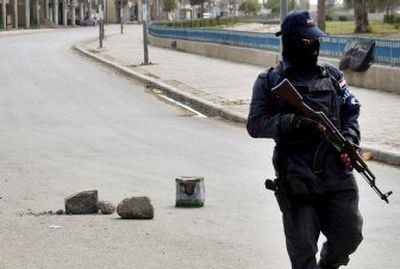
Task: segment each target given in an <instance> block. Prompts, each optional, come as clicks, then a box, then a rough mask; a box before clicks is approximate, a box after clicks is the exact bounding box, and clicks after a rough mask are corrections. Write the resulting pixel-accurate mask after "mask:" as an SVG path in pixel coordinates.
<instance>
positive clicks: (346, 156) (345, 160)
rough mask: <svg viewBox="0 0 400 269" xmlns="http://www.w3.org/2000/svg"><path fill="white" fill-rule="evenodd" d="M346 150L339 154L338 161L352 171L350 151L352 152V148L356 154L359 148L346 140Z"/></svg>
mask: <svg viewBox="0 0 400 269" xmlns="http://www.w3.org/2000/svg"><path fill="white" fill-rule="evenodd" d="M346 140H347V142H346V145H347V146H346V148H345V149H344V150H343V151H342V152H341V153H340V159H341V160H342V162H343V164H344V165H345V166H346V167H347V168H348V169H350V171H351V170H353V169H354V167H353V165H352V159H351V157H350V156H351V154H350V150H353V149H354V148H355V149H356V151H357V152H359V151H360V148H359V147H358V146H357V145H355V144H354V143H353V142H352V140H351V139H349V138H347V139H346Z"/></svg>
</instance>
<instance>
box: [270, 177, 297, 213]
mask: <svg viewBox="0 0 400 269" xmlns="http://www.w3.org/2000/svg"><path fill="white" fill-rule="evenodd" d="M265 188H266V189H267V190H271V191H273V192H274V195H275V198H276V201H277V202H278V205H279V209H280V210H281V212H282V214H285V213H288V212H290V210H291V203H290V199H289V196H288V194H287V191H286V188H285V181H284V179H281V178H276V179H275V180H271V179H267V180H265Z"/></svg>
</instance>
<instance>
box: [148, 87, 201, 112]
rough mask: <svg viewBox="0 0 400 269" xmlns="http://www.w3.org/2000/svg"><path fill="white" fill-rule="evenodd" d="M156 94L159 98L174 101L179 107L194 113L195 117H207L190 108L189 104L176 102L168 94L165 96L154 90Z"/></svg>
mask: <svg viewBox="0 0 400 269" xmlns="http://www.w3.org/2000/svg"><path fill="white" fill-rule="evenodd" d="M156 94H157V95H158V96H160V97H161V98H164V99H166V100H168V101H169V102H172V103H174V104H175V105H178V106H180V107H183V108H184V109H186V110H189V111H190V112H192V113H194V114H196V115H197V117H199V118H208V117H207V116H206V115H204V114H203V113H200V112H199V111H197V110H194V109H193V108H191V107H189V106H187V105H184V104H182V103H180V102H178V101H176V100H174V99H172V98H169V97H168V96H165V95H164V94H162V93H159V92H156Z"/></svg>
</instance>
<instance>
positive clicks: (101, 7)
mask: <svg viewBox="0 0 400 269" xmlns="http://www.w3.org/2000/svg"><path fill="white" fill-rule="evenodd" d="M103 39H104V20H103V0H99V47H100V48H103Z"/></svg>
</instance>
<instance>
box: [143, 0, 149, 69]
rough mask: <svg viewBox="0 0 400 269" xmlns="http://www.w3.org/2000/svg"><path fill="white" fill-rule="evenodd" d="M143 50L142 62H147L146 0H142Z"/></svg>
mask: <svg viewBox="0 0 400 269" xmlns="http://www.w3.org/2000/svg"><path fill="white" fill-rule="evenodd" d="M143 52H144V61H143V64H145V65H146V64H149V49H148V41H147V1H146V0H143Z"/></svg>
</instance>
